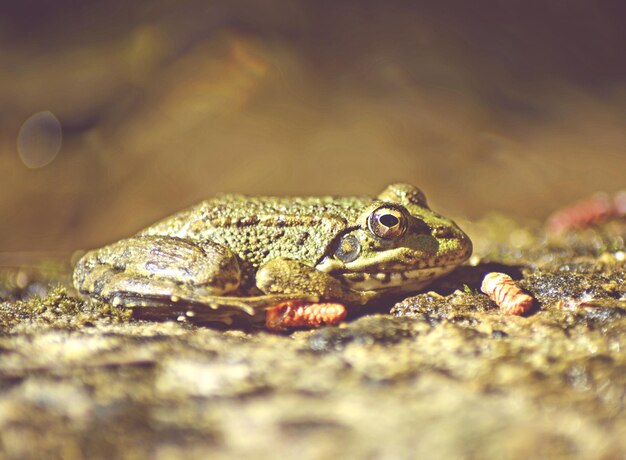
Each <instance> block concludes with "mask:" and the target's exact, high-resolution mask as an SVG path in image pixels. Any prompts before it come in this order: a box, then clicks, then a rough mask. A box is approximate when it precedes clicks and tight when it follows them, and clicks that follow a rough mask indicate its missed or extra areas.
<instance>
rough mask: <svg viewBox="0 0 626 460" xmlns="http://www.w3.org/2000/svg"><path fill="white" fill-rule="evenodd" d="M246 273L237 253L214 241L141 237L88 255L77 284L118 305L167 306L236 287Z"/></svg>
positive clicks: (79, 266)
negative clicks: (241, 271) (241, 268)
mask: <svg viewBox="0 0 626 460" xmlns="http://www.w3.org/2000/svg"><path fill="white" fill-rule="evenodd" d="M240 276H241V273H240V269H239V263H238V261H237V258H236V256H235V255H234V254H233V253H232V252H231V251H230V250H228V249H227V248H225V247H223V246H221V245H219V244H216V243H214V242H212V241H204V242H192V241H188V240H183V239H181V238H174V237H168V236H136V237H133V238H129V239H126V240H122V241H118V242H117V243H113V244H111V245H109V246H106V247H104V248H102V249H98V250H95V251H90V252H88V253H87V254H85V255H84V256H83V257H82V258H81V259H80V260H79V262H78V264H77V265H76V268H75V269H74V286H75V287H76V288H77V289H78V290H79V291H80V292H82V293H84V294H88V295H90V296H93V297H97V298H99V299H102V300H105V301H109V302H111V303H113V304H115V305H124V306H137V305H143V306H161V305H164V304H172V303H175V302H179V301H182V302H185V303H203V300H205V299H206V297H207V296H220V295H223V294H226V293H228V292H232V291H234V290H236V289H237V288H238V286H239V283H240Z"/></svg>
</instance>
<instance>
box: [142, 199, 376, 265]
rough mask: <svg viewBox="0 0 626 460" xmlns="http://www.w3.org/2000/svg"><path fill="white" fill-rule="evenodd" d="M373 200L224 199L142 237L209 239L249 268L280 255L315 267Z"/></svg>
mask: <svg viewBox="0 0 626 460" xmlns="http://www.w3.org/2000/svg"><path fill="white" fill-rule="evenodd" d="M371 202H372V198H371V197H340V198H338V197H331V196H328V197H305V198H296V197H294V198H276V197H248V196H243V195H223V196H219V197H216V198H212V199H209V200H206V201H203V202H201V203H198V204H197V205H195V206H193V207H191V208H189V209H186V210H184V211H181V212H179V213H177V214H174V215H173V216H171V217H168V218H166V219H164V220H162V221H160V222H157V223H156V224H154V225H152V226H150V227H148V228H147V229H145V230H144V231H142V232H141V233H140V234H142V235H167V236H172V237H178V238H183V239H188V240H195V241H202V240H212V241H214V242H216V243H219V244H222V245H224V246H226V247H228V248H229V249H230V250H231V251H233V252H234V253H235V254H237V255H238V256H239V258H240V260H241V261H242V262H243V263H244V264H250V265H251V266H250V267H247V268H248V269H249V270H254V269H256V268H258V267H259V266H260V265H261V264H263V263H264V262H266V261H268V260H271V259H274V258H278V257H283V258H289V259H295V260H300V261H302V262H305V263H307V264H310V265H313V264H315V263H316V262H318V261H319V259H320V258H321V257H322V256H323V255H324V253H325V251H326V248H327V247H328V245H329V244H330V243H331V242H332V241H333V239H334V238H335V237H336V236H337V235H338V234H339V233H340V232H342V231H343V230H344V229H345V228H347V227H348V226H349V225H353V223H354V222H355V221H356V219H357V217H358V215H359V214H360V212H362V210H363V208H364V207H365V206H367V205H368V204H369V203H371ZM245 268H246V267H244V269H245Z"/></svg>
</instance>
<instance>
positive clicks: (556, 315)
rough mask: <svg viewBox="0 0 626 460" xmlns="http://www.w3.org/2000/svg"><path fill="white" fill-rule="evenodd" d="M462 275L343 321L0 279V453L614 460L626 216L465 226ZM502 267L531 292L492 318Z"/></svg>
mask: <svg viewBox="0 0 626 460" xmlns="http://www.w3.org/2000/svg"><path fill="white" fill-rule="evenodd" d="M461 225H462V227H463V228H464V229H467V230H468V232H469V233H470V236H471V237H472V239H473V241H474V243H475V253H474V254H475V255H474V256H473V258H472V259H471V260H470V263H469V264H467V265H466V266H463V267H460V268H459V269H458V270H457V271H455V272H454V273H453V274H452V275H451V276H449V277H447V278H445V279H443V280H440V281H438V282H436V283H435V284H433V285H432V286H430V287H429V288H428V289H429V291H428V292H423V293H420V294H417V295H415V296H412V297H409V298H406V299H402V300H401V301H400V302H398V303H396V304H395V305H394V304H393V303H390V304H389V305H377V306H375V308H373V309H372V313H371V314H369V313H367V312H366V313H364V314H361V315H360V316H354V315H353V316H352V317H349V318H348V321H346V322H345V323H344V324H341V325H340V326H338V327H325V328H321V329H318V330H310V331H295V332H292V333H290V334H273V333H269V332H266V331H262V330H246V329H218V328H214V327H207V326H206V325H202V324H194V323H191V322H189V318H188V319H186V320H185V321H178V320H177V319H176V318H172V319H171V320H166V321H163V320H162V319H160V320H159V321H149V320H138V319H136V318H133V314H132V312H129V311H126V310H122V309H117V308H113V307H111V306H108V305H105V304H101V303H94V302H87V301H85V300H84V299H81V298H79V297H78V296H76V294H75V293H74V292H73V291H72V289H71V287H70V285H69V273H70V267H69V265H67V264H56V265H54V264H50V263H48V264H47V265H45V266H44V267H43V268H41V267H40V268H30V269H24V268H22V269H14V270H5V271H4V272H3V273H2V276H1V282H0V388H1V391H0V446H1V451H2V456H3V458H65V459H74V458H76V459H80V458H159V459H161V458H177V457H180V458H207V455H210V457H211V458H216V459H220V458H224V459H226V458H228V459H230V458H277V457H280V458H297V459H308V458H389V459H398V458H442V459H443V458H446V459H447V458H459V457H461V458H481V459H485V458H487V459H490V458H493V459H496V458H497V459H502V458H513V459H515V458H529V457H530V458H594V459H597V458H607V459H611V458H623V457H624V455H626V436H625V434H626V416H625V413H624V397H625V394H626V354H624V351H623V350H624V348H625V347H626V262H625V260H624V259H625V252H626V248H625V247H624V237H625V236H626V222H624V221H619V220H616V221H613V222H608V223H606V224H604V225H602V226H600V227H595V228H588V229H583V230H581V231H577V232H570V233H567V234H565V235H550V234H547V233H546V232H544V230H543V229H542V227H541V226H540V225H538V224H530V225H524V226H523V225H520V224H518V223H516V222H514V221H512V220H511V219H509V218H506V217H503V216H492V217H489V218H486V219H483V220H481V221H477V222H462V223H461ZM491 271H499V272H504V273H507V274H509V275H511V276H512V277H513V279H515V280H517V281H518V283H519V285H520V286H521V287H522V288H523V289H524V290H525V291H526V292H527V293H529V294H531V295H532V296H533V297H534V298H535V299H536V302H535V306H534V308H533V309H532V310H531V311H530V312H528V313H527V314H526V315H524V316H509V315H504V314H503V313H502V312H501V311H500V309H499V308H498V306H497V305H496V304H494V303H493V302H492V301H491V300H489V299H488V297H487V296H486V295H484V294H483V293H481V292H480V289H479V288H480V282H481V280H482V278H483V276H484V275H485V274H486V273H488V272H491Z"/></svg>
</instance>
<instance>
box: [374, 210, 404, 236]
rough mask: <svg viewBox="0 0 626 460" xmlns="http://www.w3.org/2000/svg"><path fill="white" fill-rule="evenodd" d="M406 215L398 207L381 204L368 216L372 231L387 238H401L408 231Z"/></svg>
mask: <svg viewBox="0 0 626 460" xmlns="http://www.w3.org/2000/svg"><path fill="white" fill-rule="evenodd" d="M406 222H407V221H406V217H405V216H404V214H403V213H402V211H400V210H399V209H397V208H394V207H390V206H381V207H380V208H378V209H376V210H375V211H374V212H373V213H371V214H370V215H369V217H368V218H367V226H368V227H369V229H370V231H371V232H372V233H373V234H374V235H376V236H377V237H379V238H384V239H386V240H390V239H394V238H399V237H400V236H402V235H404V232H405V231H406Z"/></svg>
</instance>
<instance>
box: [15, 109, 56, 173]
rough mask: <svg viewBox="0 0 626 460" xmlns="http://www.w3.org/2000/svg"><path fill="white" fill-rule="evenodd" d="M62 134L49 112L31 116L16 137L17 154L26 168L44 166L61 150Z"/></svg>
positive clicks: (54, 118)
mask: <svg viewBox="0 0 626 460" xmlns="http://www.w3.org/2000/svg"><path fill="white" fill-rule="evenodd" d="M62 142H63V133H62V129H61V122H59V120H58V118H57V117H55V116H54V114H53V113H52V112H50V111H44V112H39V113H36V114H34V115H31V116H30V117H29V118H28V119H27V120H26V121H25V122H24V123H23V124H22V127H21V128H20V132H19V134H18V135H17V152H18V155H19V156H20V159H21V160H22V162H23V163H24V165H26V167H28V168H31V169H35V168H41V167H43V166H46V165H48V164H50V163H51V162H52V160H54V159H55V157H56V156H57V154H58V153H59V151H60V150H61V144H62Z"/></svg>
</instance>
